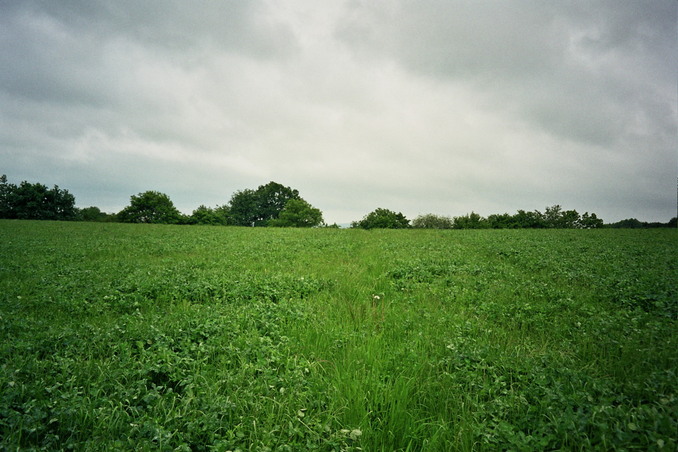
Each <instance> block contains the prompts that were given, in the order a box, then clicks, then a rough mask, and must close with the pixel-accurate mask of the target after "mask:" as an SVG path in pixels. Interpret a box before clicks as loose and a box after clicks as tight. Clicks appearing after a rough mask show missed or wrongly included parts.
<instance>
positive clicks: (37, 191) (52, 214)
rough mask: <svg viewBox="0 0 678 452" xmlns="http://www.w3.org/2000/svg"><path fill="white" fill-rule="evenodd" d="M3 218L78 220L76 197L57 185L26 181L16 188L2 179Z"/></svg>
mask: <svg viewBox="0 0 678 452" xmlns="http://www.w3.org/2000/svg"><path fill="white" fill-rule="evenodd" d="M0 217H1V218H11V219H20V220H75V219H77V209H76V208H75V197H74V196H73V195H72V194H70V193H69V192H68V190H62V189H60V188H59V187H58V186H57V185H55V186H54V188H51V189H50V188H47V186H46V185H43V184H37V183H36V184H31V183H29V182H26V181H23V182H21V184H19V185H18V186H17V185H14V184H10V183H8V182H7V176H5V175H3V176H2V177H0Z"/></svg>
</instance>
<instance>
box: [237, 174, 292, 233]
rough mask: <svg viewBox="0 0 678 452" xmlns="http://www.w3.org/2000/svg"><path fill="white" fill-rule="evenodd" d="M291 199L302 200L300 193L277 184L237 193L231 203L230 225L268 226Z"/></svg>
mask: <svg viewBox="0 0 678 452" xmlns="http://www.w3.org/2000/svg"><path fill="white" fill-rule="evenodd" d="M290 199H297V200H300V199H301V197H300V196H299V192H298V191H297V190H294V189H292V188H290V187H285V186H284V185H282V184H279V183H277V182H269V183H268V184H266V185H261V186H259V188H257V189H256V190H250V189H245V190H241V191H237V192H235V193H234V194H233V196H232V197H231V201H230V203H229V208H230V214H229V218H230V224H233V225H235V226H268V225H269V222H270V221H271V220H274V219H276V218H278V217H279V216H280V213H281V212H282V211H283V209H284V208H285V206H286V205H287V202H288V201H289V200H290Z"/></svg>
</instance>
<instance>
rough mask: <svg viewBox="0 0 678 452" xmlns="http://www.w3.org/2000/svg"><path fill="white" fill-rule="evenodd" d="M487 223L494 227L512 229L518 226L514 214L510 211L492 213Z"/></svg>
mask: <svg viewBox="0 0 678 452" xmlns="http://www.w3.org/2000/svg"><path fill="white" fill-rule="evenodd" d="M487 224H488V226H489V227H490V228H492V229H510V228H515V227H516V224H515V221H514V219H513V216H512V215H509V214H508V213H502V214H492V215H490V216H489V217H487Z"/></svg>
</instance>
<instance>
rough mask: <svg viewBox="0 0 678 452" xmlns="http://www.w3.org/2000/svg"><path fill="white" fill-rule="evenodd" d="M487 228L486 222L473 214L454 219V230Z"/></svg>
mask: <svg viewBox="0 0 678 452" xmlns="http://www.w3.org/2000/svg"><path fill="white" fill-rule="evenodd" d="M489 227H490V225H489V223H488V222H487V220H486V219H485V218H483V217H482V216H480V215H479V214H477V213H475V212H471V213H469V214H467V215H463V216H461V217H454V229H487V228H489Z"/></svg>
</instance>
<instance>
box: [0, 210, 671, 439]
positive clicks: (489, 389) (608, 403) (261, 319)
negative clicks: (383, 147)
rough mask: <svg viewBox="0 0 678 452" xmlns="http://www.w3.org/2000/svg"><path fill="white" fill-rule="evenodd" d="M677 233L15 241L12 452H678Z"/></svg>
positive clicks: (178, 231)
mask: <svg viewBox="0 0 678 452" xmlns="http://www.w3.org/2000/svg"><path fill="white" fill-rule="evenodd" d="M677 264H678V232H676V231H675V230H503V231H502V230H481V231H471V230H466V231H428V230H404V231H403V230H400V231H395V230H383V231H379V230H374V231H363V230H335V229H313V230H302V229H268V228H261V229H260V228H256V229H251V228H227V227H198V226H194V227H186V226H184V227H182V226H152V225H129V224H101V223H57V222H20V221H0V364H1V367H0V386H1V388H2V396H1V399H0V438H1V439H0V441H1V442H0V450H30V449H64V450H69V449H76V450H126V449H129V450H132V449H134V450H168V451H170V450H177V451H189V450H192V451H200V450H218V451H227V450H232V451H235V450H241V451H248V450H253V451H297V450H322V451H330V450H337V451H339V450H346V451H350V450H364V451H394V450H408V451H419V450H426V451H449V450H507V449H511V450H526V451H529V450H553V449H565V450H592V449H599V450H615V449H617V450H634V449H638V450H676V448H677V447H678V445H677V442H676V432H678V394H677V386H678V384H677V381H678V379H677V376H676V373H677V372H676V366H677V364H678V363H677V360H678V334H677V330H676V319H677V315H678V301H677V299H678V265H677Z"/></svg>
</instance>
